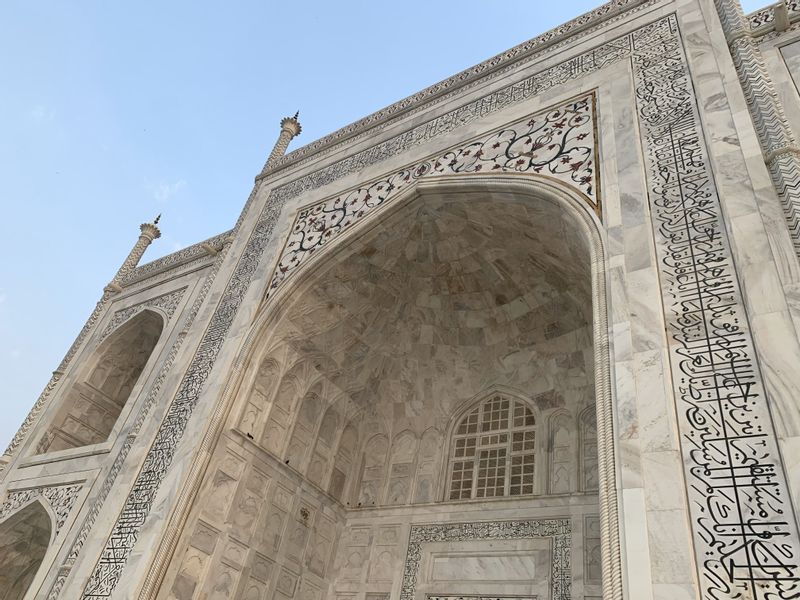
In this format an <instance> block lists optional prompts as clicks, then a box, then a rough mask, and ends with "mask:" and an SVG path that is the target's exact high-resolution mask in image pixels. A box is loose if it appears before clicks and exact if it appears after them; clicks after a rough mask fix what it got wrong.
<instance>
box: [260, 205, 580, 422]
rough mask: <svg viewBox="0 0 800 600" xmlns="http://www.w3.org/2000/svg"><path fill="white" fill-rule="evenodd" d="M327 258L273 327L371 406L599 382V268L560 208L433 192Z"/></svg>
mask: <svg viewBox="0 0 800 600" xmlns="http://www.w3.org/2000/svg"><path fill="white" fill-rule="evenodd" d="M319 260H322V261H324V262H323V263H322V265H321V268H320V269H318V270H316V271H315V272H314V273H313V274H310V275H309V276H308V277H307V278H306V281H305V282H304V286H305V287H303V288H301V289H302V293H300V294H295V296H297V297H298V300H296V301H295V302H294V304H293V305H292V306H291V308H290V309H289V310H288V311H287V312H286V314H285V316H284V318H283V319H282V321H281V323H280V324H279V325H278V331H277V332H276V335H277V336H280V337H282V338H283V339H284V340H285V342H287V343H288V344H290V346H291V347H292V348H293V349H294V350H295V351H296V352H297V353H298V354H299V355H301V356H306V357H313V362H314V364H316V365H317V368H318V369H320V370H321V371H323V372H324V374H325V376H326V378H328V379H329V380H330V381H332V382H333V383H334V384H335V385H336V386H337V387H339V388H340V389H341V390H343V391H344V392H345V393H346V394H347V395H349V396H350V397H351V398H352V400H353V401H354V402H355V403H356V404H358V405H361V406H362V407H367V406H370V405H375V404H376V403H381V402H390V403H392V404H394V405H395V408H394V410H395V411H397V410H398V407H400V409H399V410H401V411H402V412H405V413H407V414H406V415H405V416H407V417H408V418H411V419H413V418H415V416H417V415H421V414H423V412H425V411H423V410H422V407H423V406H424V405H426V404H430V403H431V402H434V400H433V399H436V400H435V402H437V403H439V404H441V406H440V408H441V410H442V411H445V412H447V411H449V410H451V409H452V404H453V403H455V402H458V401H460V400H463V399H464V398H468V397H471V396H473V395H474V394H476V393H478V392H480V391H481V389H484V388H486V387H488V386H490V385H494V384H502V385H509V386H513V387H516V388H519V389H522V390H524V391H525V392H526V393H530V394H531V395H532V396H533V395H535V394H537V393H542V392H545V391H547V390H552V389H554V388H559V389H561V388H563V389H562V393H567V391H566V390H567V388H568V387H569V386H570V382H568V381H554V377H556V375H554V374H555V373H557V372H562V373H563V372H566V371H563V369H562V367H564V366H565V365H567V366H568V367H569V368H571V369H573V370H574V371H575V373H574V375H575V381H573V382H572V383H573V384H574V385H575V386H576V387H581V388H585V387H586V386H587V385H590V379H591V377H590V374H591V352H590V351H589V350H590V348H591V334H590V330H589V326H588V325H589V323H590V322H591V293H590V285H591V276H590V262H589V257H588V252H587V250H586V247H585V243H584V242H583V240H582V239H581V237H580V235H579V233H578V232H577V230H576V229H575V227H574V226H573V225H572V224H571V223H570V222H569V221H568V220H567V219H565V218H564V217H563V215H562V209H560V208H559V207H557V206H555V205H554V204H551V203H549V202H544V201H540V202H537V201H535V200H531V199H529V198H528V199H521V198H516V197H513V196H511V195H493V196H491V197H490V196H488V195H485V194H474V193H470V194H461V195H452V194H450V195H431V194H427V195H425V196H424V197H419V198H416V199H415V200H413V201H411V202H410V203H409V204H408V205H406V206H405V207H404V208H402V209H399V210H398V211H396V212H395V213H394V214H393V215H391V216H389V217H388V218H384V220H383V221H382V222H381V223H380V224H379V225H377V226H375V227H372V228H371V229H369V230H367V231H365V232H363V233H362V234H361V235H360V236H359V238H358V239H357V240H356V241H355V242H352V243H350V244H348V245H346V246H344V247H342V248H340V249H339V250H338V251H334V252H333V253H332V254H328V255H327V256H326V257H320V258H319ZM556 363H557V364H556ZM569 368H568V369H567V370H569ZM560 377H562V378H563V377H564V376H563V374H562V375H561V376H560ZM578 380H580V381H578Z"/></svg>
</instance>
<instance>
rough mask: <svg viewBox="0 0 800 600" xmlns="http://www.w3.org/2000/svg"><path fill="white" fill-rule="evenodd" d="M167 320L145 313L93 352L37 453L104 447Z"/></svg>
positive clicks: (116, 332) (114, 332)
mask: <svg viewBox="0 0 800 600" xmlns="http://www.w3.org/2000/svg"><path fill="white" fill-rule="evenodd" d="M163 327H164V319H163V318H162V317H161V315H160V314H158V313H156V312H155V311H152V310H143V311H141V312H140V313H138V314H137V315H135V316H134V317H132V318H131V319H130V320H129V321H127V322H126V323H124V324H123V325H121V326H120V327H119V328H118V329H116V330H115V331H113V332H112V333H111V334H110V335H109V336H108V337H107V338H106V339H105V340H103V341H102V343H101V344H100V345H99V346H98V348H97V349H96V350H95V351H94V353H93V355H92V357H91V358H90V360H88V361H87V362H86V366H85V367H84V368H83V369H82V371H81V372H80V373H79V374H78V377H77V380H76V381H75V383H73V384H72V386H71V387H70V388H69V390H68V391H67V393H66V394H65V395H64V396H63V397H62V400H61V401H60V403H59V406H60V408H59V410H58V412H57V413H56V415H55V416H54V418H53V420H52V425H51V426H50V427H49V428H48V429H47V431H46V432H45V433H44V435H43V436H42V438H41V440H40V442H39V444H38V446H37V448H36V450H37V453H44V452H53V451H56V450H65V449H68V448H77V447H80V446H87V445H90V444H97V443H100V442H104V441H105V440H106V439H107V438H108V436H109V434H110V433H111V430H112V429H113V427H114V424H115V423H116V421H117V419H118V418H119V415H120V413H121V412H122V409H123V407H124V406H125V403H126V402H127V400H128V397H129V396H130V393H131V390H132V389H133V386H134V385H135V384H136V382H137V380H138V379H139V375H140V374H141V373H142V371H143V370H144V367H145V365H146V364H147V361H148V360H149V358H150V355H151V354H152V352H153V349H154V348H155V346H156V343H157V342H158V339H159V337H160V335H161V331H162V329H163Z"/></svg>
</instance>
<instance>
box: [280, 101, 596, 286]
mask: <svg viewBox="0 0 800 600" xmlns="http://www.w3.org/2000/svg"><path fill="white" fill-rule="evenodd" d="M594 104H595V99H594V94H586V95H584V96H582V97H580V98H577V99H574V100H571V101H569V102H566V103H564V104H562V105H560V106H556V107H551V108H549V109H547V110H544V111H542V112H539V113H537V114H535V115H533V116H528V117H526V118H524V119H522V120H520V121H518V122H516V123H514V124H512V125H508V126H506V127H504V128H503V129H501V130H499V131H496V132H494V133H492V134H489V135H487V136H485V137H483V138H482V139H479V140H475V141H473V142H469V143H467V144H464V145H461V146H459V147H457V148H454V149H451V150H448V151H447V152H444V153H442V154H441V155H439V156H436V157H433V158H429V159H427V160H424V161H422V162H419V163H417V164H415V165H413V166H410V167H407V168H405V169H401V170H399V171H396V172H394V173H392V174H390V175H389V176H387V177H382V178H380V179H378V180H375V181H373V182H371V183H369V184H368V185H365V186H363V187H360V188H357V189H354V190H350V191H348V192H345V193H344V194H341V195H339V196H336V197H334V198H329V199H327V200H323V201H322V202H319V203H317V204H314V205H313V206H309V207H307V208H303V209H301V210H300V211H299V212H298V214H297V217H295V222H294V224H293V226H292V229H291V233H290V234H289V238H288V239H287V241H286V245H285V246H284V249H283V252H282V253H281V258H280V261H279V262H278V266H277V267H276V269H275V272H274V274H273V277H272V282H271V283H270V288H269V291H268V295H271V294H273V293H274V292H275V291H276V290H277V289H278V288H279V287H280V286H281V285H282V284H283V283H284V282H285V281H286V280H287V279H288V278H289V277H290V276H291V275H292V274H293V273H294V272H295V271H296V270H297V269H298V268H299V267H300V266H301V265H303V264H305V263H307V262H308V261H309V260H310V259H311V257H312V255H313V254H314V253H315V252H316V251H318V250H319V249H321V248H322V247H323V246H325V245H326V244H329V243H331V242H332V241H333V240H335V239H336V238H337V237H338V236H339V235H340V234H342V233H344V232H345V231H346V230H347V229H349V228H350V227H352V226H353V225H355V224H356V223H358V222H360V221H361V220H363V219H364V218H365V217H367V216H369V215H371V214H372V213H373V212H374V211H376V210H377V209H379V208H380V207H382V206H384V205H386V204H388V203H389V202H390V201H391V200H392V199H393V198H395V197H396V196H397V193H398V192H399V191H400V190H402V189H404V188H406V187H408V186H409V185H410V184H411V183H413V182H414V181H416V180H418V179H420V178H421V177H425V176H436V175H442V174H450V173H479V172H498V173H508V172H512V173H534V174H538V175H545V176H547V177H550V178H553V179H556V180H558V181H561V182H563V183H566V184H567V185H569V186H571V187H572V188H573V189H575V190H576V191H578V192H579V193H580V194H581V195H582V196H583V197H584V198H585V200H586V202H587V203H588V204H589V205H590V206H591V207H592V209H593V210H594V211H595V212H596V213H597V214H598V215H599V214H600V201H599V196H598V192H597V170H596V164H597V158H596V154H597V148H596V144H595V118H594V113H595V107H594Z"/></svg>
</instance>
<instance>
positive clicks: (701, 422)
mask: <svg viewBox="0 0 800 600" xmlns="http://www.w3.org/2000/svg"><path fill="white" fill-rule="evenodd" d="M620 60H626V61H630V63H631V65H632V67H633V73H634V77H635V82H636V96H637V97H636V103H637V110H638V117H639V121H640V125H641V129H642V132H643V136H644V137H643V139H642V144H643V150H644V154H645V157H646V162H647V165H646V166H647V169H648V184H649V197H650V204H651V212H652V216H653V227H654V232H655V236H656V245H657V252H658V257H659V272H660V278H661V284H662V289H663V291H664V305H665V316H666V319H667V327H668V330H669V332H670V335H671V336H672V342H673V343H672V344H671V346H670V359H671V365H672V372H673V374H674V389H675V395H676V399H677V402H678V403H679V404H678V408H679V411H678V412H679V414H680V433H681V444H682V448H683V452H684V457H685V467H686V477H687V481H688V487H689V494H690V510H691V516H692V528H693V532H694V537H695V553H696V559H697V563H698V565H699V570H700V579H701V593H702V596H703V598H706V599H709V600H710V599H714V600H716V599H719V598H752V599H758V600H767V599H770V600H772V599H777V600H788V599H789V598H796V597H798V594H800V569H799V568H798V558H800V550H799V548H800V544H799V543H798V535H797V525H796V522H795V519H794V515H793V513H792V510H791V506H790V500H789V493H788V488H787V485H786V481H785V475H784V473H783V469H782V465H781V463H780V460H779V457H778V452H777V442H776V436H775V430H774V426H773V424H772V422H771V418H770V415H769V410H768V407H767V404H766V399H765V394H764V386H763V382H762V381H761V375H760V372H759V370H758V365H757V364H756V360H755V354H754V351H753V344H752V339H751V335H750V332H749V329H748V326H747V323H746V315H745V312H744V308H743V305H742V300H741V291H740V287H739V282H738V280H737V279H736V274H735V269H734V266H733V260H732V256H731V252H730V248H729V243H728V240H727V237H726V232H725V229H724V227H723V226H722V221H721V213H720V205H719V198H718V195H717V191H716V189H715V187H714V184H713V181H712V174H711V171H710V169H709V167H708V159H707V150H706V146H705V140H704V138H703V135H702V131H701V127H700V122H699V117H698V110H697V106H696V103H695V102H696V101H695V96H694V91H693V89H692V86H691V82H690V74H689V69H688V65H687V62H686V57H685V55H684V51H683V46H682V42H681V39H680V35H679V31H678V25H677V20H676V18H675V16H674V15H671V16H667V17H664V18H662V19H660V20H658V21H656V22H655V23H652V24H649V25H647V26H644V27H642V28H640V29H638V30H636V31H634V32H632V33H629V34H626V35H624V36H621V37H619V38H617V39H614V40H612V41H609V42H607V43H605V44H602V45H600V46H598V47H596V48H594V49H592V50H591V51H588V52H586V53H583V54H581V55H579V56H577V57H574V58H572V59H570V60H567V61H565V62H564V63H561V64H560V65H557V66H555V67H552V68H550V69H547V70H545V71H543V72H542V73H539V74H537V75H534V76H533V77H531V78H529V79H527V80H525V81H523V82H521V83H520V84H515V85H519V88H518V90H519V91H518V96H517V97H516V98H512V97H511V96H510V95H509V94H508V92H507V91H505V90H500V91H499V92H495V93H494V94H498V93H502V94H503V95H504V97H505V98H506V100H503V101H502V102H499V101H498V102H493V103H488V104H486V107H487V108H486V109H485V110H486V111H493V110H499V109H501V108H504V107H505V106H508V105H509V104H510V103H511V102H512V101H518V100H519V98H524V97H526V95H527V96H528V97H529V96H533V95H537V94H539V93H541V92H542V91H543V90H546V89H549V88H550V87H552V86H553V85H556V84H559V83H563V82H566V81H568V80H572V79H575V78H579V77H581V76H583V75H585V74H587V73H591V72H594V71H597V70H598V69H600V68H602V67H604V66H607V65H610V64H614V63H616V62H619V61H620ZM483 114H488V113H483ZM446 117H447V116H446V115H445V117H443V118H446ZM301 187H302V186H301ZM300 191H301V190H300V189H299V188H298V190H297V193H300ZM293 194H294V190H293V189H283V191H281V188H279V189H278V190H273V192H272V193H271V194H270V196H269V198H268V200H267V202H266V205H265V207H264V209H263V211H262V212H261V214H260V216H259V217H258V220H257V223H256V225H255V229H254V230H253V233H252V234H251V236H250V238H249V239H248V241H247V244H246V247H245V249H244V252H243V254H242V256H241V258H240V260H239V262H238V264H237V266H236V269H235V271H234V274H233V275H232V277H231V279H230V281H229V283H228V286H227V288H226V290H225V292H224V293H223V295H222V298H221V300H220V302H219V305H218V306H217V308H216V311H215V313H214V315H213V317H212V319H211V322H210V324H209V327H208V329H207V331H206V333H205V335H204V337H203V339H202V341H201V343H200V346H199V348H198V350H197V352H196V354H195V356H194V358H193V360H192V363H191V365H190V367H189V369H188V371H187V373H186V375H185V376H184V379H183V381H182V383H181V385H180V387H179V390H178V393H177V395H176V397H175V399H174V400H173V402H172V403H171V404H170V406H169V408H168V411H167V415H166V417H165V419H164V421H163V423H162V425H161V428H160V429H159V431H158V433H157V434H156V438H155V440H154V442H153V445H152V447H151V449H150V452H149V453H148V455H147V457H146V459H145V461H144V464H143V466H142V468H141V471H140V472H139V475H138V477H137V479H136V481H135V483H134V485H133V489H132V490H131V492H130V495H129V497H128V498H127V500H126V503H125V506H124V508H123V509H122V513H121V514H120V516H119V518H118V520H117V522H116V524H115V525H114V528H113V530H112V533H111V535H110V537H109V539H108V541H107V543H106V546H105V549H104V550H103V552H102V554H101V556H100V559H99V561H98V563H97V564H96V566H95V568H94V571H93V573H92V575H91V577H90V579H89V581H88V583H87V585H86V588H85V590H84V593H83V598H106V597H108V596H110V595H111V593H112V591H113V590H114V588H115V586H116V585H117V583H118V581H119V578H120V574H121V572H122V569H123V567H124V565H125V563H126V562H127V560H128V557H129V555H130V553H131V550H132V548H133V546H134V544H135V543H136V540H137V537H138V535H139V530H140V528H141V527H142V525H143V523H144V521H145V519H146V518H147V516H148V514H149V512H150V509H151V507H152V504H153V501H154V499H155V495H156V492H157V490H158V487H159V485H160V484H161V482H162V481H163V479H164V477H165V475H166V472H167V470H168V468H169V466H170V463H171V461H172V458H173V456H174V453H175V449H176V447H177V444H178V442H179V440H180V439H181V437H182V435H183V433H184V431H185V429H186V424H187V422H188V419H189V417H190V416H191V414H192V411H193V409H194V407H195V405H196V403H197V400H198V398H199V397H200V394H201V391H202V389H203V387H204V385H205V382H206V380H207V378H208V376H209V373H210V371H211V368H212V367H213V364H214V362H215V360H216V357H217V355H218V354H219V351H220V349H221V347H222V344H223V342H224V340H225V338H226V335H227V332H228V330H229V328H230V326H231V324H232V322H233V319H234V317H235V315H236V312H237V310H238V309H239V307H240V305H241V303H242V300H243V298H244V295H245V293H246V291H247V289H248V287H249V285H250V283H251V280H252V277H253V273H254V272H255V270H256V268H257V267H258V265H259V264H260V261H261V260H262V259H263V253H264V250H265V248H266V246H267V244H268V242H269V241H270V239H271V237H272V233H273V230H274V227H275V223H276V221H277V219H278V216H279V214H280V211H281V209H282V207H283V205H284V203H285V202H286V201H287V200H288V199H289V198H290V197H293Z"/></svg>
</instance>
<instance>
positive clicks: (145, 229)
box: [103, 215, 161, 293]
mask: <svg viewBox="0 0 800 600" xmlns="http://www.w3.org/2000/svg"><path fill="white" fill-rule="evenodd" d="M159 220H161V215H158V216H157V217H156V218H155V220H154V221H153V222H152V223H142V224H141V225H139V230H140V231H141V233H140V234H139V239H138V240H136V243H135V244H134V245H133V248H132V249H131V252H130V254H128V258H126V259H125V262H123V263H122V266H121V267H120V268H119V271H117V274H116V275H114V279H112V280H111V281H110V282H109V284H108V285H107V286H106V287H105V289H104V290H103V291H104V292H106V293H118V292H121V291H122V282H123V281H124V280H125V278H126V277H127V276H128V274H130V272H131V271H133V269H135V268H136V265H138V264H139V261H140V260H141V259H142V255H143V254H144V251H145V250H147V247H148V246H149V245H150V244H152V243H153V240H156V239H158V238H160V237H161V230H160V229H159V228H158V227H157V225H158V222H159Z"/></svg>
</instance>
